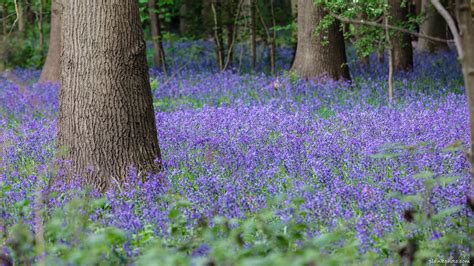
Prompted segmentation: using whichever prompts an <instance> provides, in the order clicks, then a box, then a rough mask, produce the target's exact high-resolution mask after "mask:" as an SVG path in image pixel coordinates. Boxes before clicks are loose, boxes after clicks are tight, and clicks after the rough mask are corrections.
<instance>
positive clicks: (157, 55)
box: [148, 0, 166, 73]
mask: <svg viewBox="0 0 474 266" xmlns="http://www.w3.org/2000/svg"><path fill="white" fill-rule="evenodd" d="M148 13H149V16H150V31H151V39H152V43H153V64H154V65H155V67H157V68H158V69H160V70H162V71H164V72H165V73H166V57H165V50H164V48H163V34H162V33H161V19H160V9H159V5H158V3H157V2H156V0H149V1H148Z"/></svg>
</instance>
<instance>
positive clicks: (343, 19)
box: [329, 13, 449, 43]
mask: <svg viewBox="0 0 474 266" xmlns="http://www.w3.org/2000/svg"><path fill="white" fill-rule="evenodd" d="M329 15H330V16H331V17H333V18H335V19H337V20H340V21H341V22H344V23H349V24H360V25H366V26H372V27H377V28H381V29H384V30H387V29H389V30H395V31H399V32H403V33H407V34H410V35H413V36H417V37H419V38H424V39H427V40H430V41H434V42H443V43H448V42H449V41H448V40H446V39H441V38H436V37H432V36H428V35H424V34H421V33H418V32H415V31H411V30H407V29H404V28H400V27H397V26H393V25H388V24H380V23H377V22H374V21H367V20H363V19H350V18H346V17H342V16H339V15H336V14H332V13H329Z"/></svg>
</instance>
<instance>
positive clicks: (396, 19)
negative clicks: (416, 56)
mask: <svg viewBox="0 0 474 266" xmlns="http://www.w3.org/2000/svg"><path fill="white" fill-rule="evenodd" d="M388 5H389V7H390V16H391V18H390V19H389V23H390V24H392V25H398V26H401V27H406V26H407V24H408V19H409V18H408V6H407V3H406V2H404V1H403V0H388ZM391 37H392V38H391V39H390V44H391V48H392V56H393V68H394V70H396V71H400V70H405V71H406V70H410V69H412V68H413V46H412V44H411V36H410V35H408V34H406V33H401V32H395V33H394V34H393V35H391Z"/></svg>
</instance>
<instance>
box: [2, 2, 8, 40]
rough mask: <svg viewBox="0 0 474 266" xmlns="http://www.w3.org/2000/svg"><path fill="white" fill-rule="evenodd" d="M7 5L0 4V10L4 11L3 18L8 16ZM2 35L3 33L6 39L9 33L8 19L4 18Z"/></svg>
mask: <svg viewBox="0 0 474 266" xmlns="http://www.w3.org/2000/svg"><path fill="white" fill-rule="evenodd" d="M6 11H7V10H6V5H5V4H3V3H2V4H1V5H0V12H1V13H2V18H4V17H6V16H7V12H6ZM2 35H3V38H4V39H5V38H6V37H7V35H8V22H7V20H6V19H3V20H2Z"/></svg>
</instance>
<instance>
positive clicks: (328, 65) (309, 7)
mask: <svg viewBox="0 0 474 266" xmlns="http://www.w3.org/2000/svg"><path fill="white" fill-rule="evenodd" d="M325 15H326V13H325V12H324V10H323V8H322V7H320V6H316V5H315V4H314V3H313V1H312V0H299V1H298V46H297V49H296V56H295V61H294V63H293V66H292V68H291V69H292V71H295V72H296V73H298V74H299V75H300V76H301V77H302V78H305V79H311V78H318V77H321V76H324V75H327V76H328V77H330V78H332V79H346V80H349V79H350V75H349V69H348V67H347V59H346V53H345V44H344V38H343V36H342V32H341V29H340V27H339V25H340V23H339V22H338V21H335V22H334V23H332V25H331V26H330V27H329V28H328V29H327V30H324V31H322V32H321V33H315V27H316V26H317V25H318V24H319V22H320V21H321V20H322V19H323V17H324V16H325ZM324 39H326V40H327V41H328V42H329V43H328V44H326V45H324V44H323V43H322V41H323V40H324Z"/></svg>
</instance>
